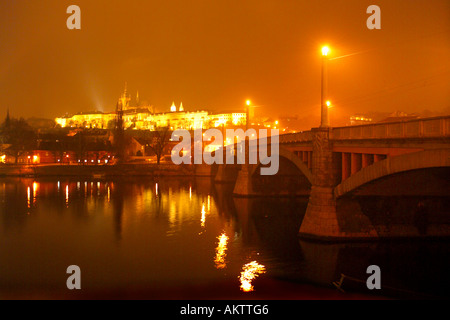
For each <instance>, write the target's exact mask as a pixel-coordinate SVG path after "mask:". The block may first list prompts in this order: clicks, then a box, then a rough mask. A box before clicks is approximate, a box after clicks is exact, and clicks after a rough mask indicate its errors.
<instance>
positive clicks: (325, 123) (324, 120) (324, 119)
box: [320, 46, 330, 128]
mask: <svg viewBox="0 0 450 320" xmlns="http://www.w3.org/2000/svg"><path fill="white" fill-rule="evenodd" d="M329 52H330V48H328V46H324V47H322V90H321V103H320V105H321V110H322V111H321V118H320V127H321V128H328V127H329V126H330V119H329V118H328V105H327V97H326V96H327V62H328V58H327V56H328V53H329Z"/></svg>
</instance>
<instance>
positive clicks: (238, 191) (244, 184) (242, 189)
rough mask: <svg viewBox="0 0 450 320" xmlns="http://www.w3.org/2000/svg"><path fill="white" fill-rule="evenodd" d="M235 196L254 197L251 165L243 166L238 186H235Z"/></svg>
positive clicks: (237, 182)
mask: <svg viewBox="0 0 450 320" xmlns="http://www.w3.org/2000/svg"><path fill="white" fill-rule="evenodd" d="M233 195H235V196H240V197H249V196H252V195H254V190H253V184H252V166H251V165H249V164H244V165H242V168H241V170H240V171H239V173H238V177H237V180H236V184H235V186H234V190H233Z"/></svg>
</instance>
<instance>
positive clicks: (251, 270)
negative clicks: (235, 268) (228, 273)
mask: <svg viewBox="0 0 450 320" xmlns="http://www.w3.org/2000/svg"><path fill="white" fill-rule="evenodd" d="M265 272H266V267H265V266H263V265H261V264H259V263H258V262H256V261H252V262H249V263H247V264H245V265H244V266H243V267H242V272H241V276H240V277H239V281H240V282H241V290H242V291H244V292H251V291H253V290H254V287H253V285H252V282H253V280H254V279H256V278H257V277H258V276H259V275H260V274H263V273H265Z"/></svg>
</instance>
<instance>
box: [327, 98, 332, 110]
mask: <svg viewBox="0 0 450 320" xmlns="http://www.w3.org/2000/svg"><path fill="white" fill-rule="evenodd" d="M326 105H327V107H328V109H329V108H331V101H330V100H327V103H326Z"/></svg>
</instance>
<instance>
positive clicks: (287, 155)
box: [251, 146, 313, 184]
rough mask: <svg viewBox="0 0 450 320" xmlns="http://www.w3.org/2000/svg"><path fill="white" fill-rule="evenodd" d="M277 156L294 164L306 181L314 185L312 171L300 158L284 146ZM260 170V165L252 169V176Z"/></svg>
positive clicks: (280, 148)
mask: <svg viewBox="0 0 450 320" xmlns="http://www.w3.org/2000/svg"><path fill="white" fill-rule="evenodd" d="M275 155H278V156H279V157H283V158H285V159H287V160H289V161H290V162H292V163H293V164H294V166H295V167H296V168H297V169H299V170H300V171H301V173H302V174H303V175H304V176H305V177H306V179H308V181H309V182H310V183H311V184H312V181H313V175H312V172H311V170H309V168H308V166H307V165H306V164H305V163H304V162H303V161H302V160H301V159H300V158H299V157H297V155H295V154H294V153H293V152H291V151H290V150H288V149H286V148H284V147H282V146H280V147H279V151H278V153H277V154H275ZM260 168H261V164H260V163H259V164H258V165H253V166H252V169H251V175H252V176H253V175H254V174H257V173H258V172H257V170H259V169H260Z"/></svg>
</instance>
